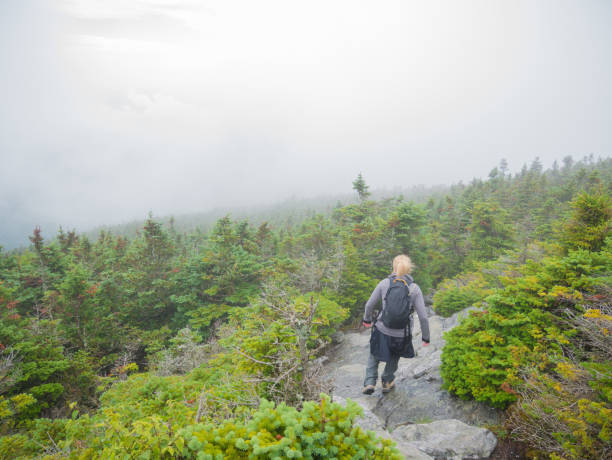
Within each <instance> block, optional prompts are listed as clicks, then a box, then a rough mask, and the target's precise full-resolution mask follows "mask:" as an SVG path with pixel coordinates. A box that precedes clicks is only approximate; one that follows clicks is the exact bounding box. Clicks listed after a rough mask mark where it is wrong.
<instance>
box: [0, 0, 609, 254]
mask: <svg viewBox="0 0 612 460" xmlns="http://www.w3.org/2000/svg"><path fill="white" fill-rule="evenodd" d="M611 26H612V2H610V1H607V0H601V1H582V2H577V1H573V0H572V1H564V0H550V1H544V0H541V1H537V2H534V1H514V0H513V1H510V0H508V1H495V0H482V1H463V2H457V1H452V0H449V1H425V0H423V1H419V2H417V1H405V0H401V1H377V2H374V1H369V2H364V1H356V0H353V1H348V0H338V1H325V2H323V1H317V0H311V1H309V2H297V1H289V0H279V1H268V0H259V1H248V0H244V1H235V0H223V1H218V0H211V1H208V0H201V1H200V0H129V1H128V0H74V1H61V0H56V1H51V0H49V1H44V0H40V1H29V0H2V2H0V66H1V67H0V101H1V104H0V165H1V166H0V245H3V246H5V247H11V246H14V245H16V244H24V243H26V242H27V238H26V237H27V234H29V233H30V232H31V229H32V228H33V227H34V225H42V226H43V231H44V230H45V226H47V228H52V227H53V226H54V225H56V224H63V226H64V228H72V227H77V229H80V230H84V229H87V228H89V227H92V226H95V225H99V224H112V223H119V222H124V221H128V220H132V219H136V218H143V217H144V216H145V215H146V213H147V212H148V211H149V210H153V211H154V213H155V214H157V215H165V214H175V215H176V214H181V213H188V212H197V211H205V210H208V209H211V208H218V207H228V208H230V207H232V206H245V205H247V206H248V205H254V204H263V203H271V202H275V201H279V200H284V199H286V198H288V197H290V196H296V197H313V196H318V195H330V194H339V193H346V192H350V190H351V181H352V180H353V179H354V178H355V177H356V176H357V174H358V173H359V172H361V173H363V175H364V177H365V179H366V181H367V182H368V184H369V185H370V186H371V188H373V189H377V188H394V187H401V186H406V187H410V186H411V185H413V184H425V185H433V184H450V183H456V182H458V181H460V180H462V181H469V180H471V179H472V178H473V177H486V176H487V174H488V172H489V171H490V170H491V169H492V168H493V167H494V166H495V165H497V164H498V163H499V161H500V159H502V158H506V159H507V160H508V162H509V165H510V169H511V170H512V171H518V170H519V169H520V167H521V166H522V165H523V164H524V163H528V164H529V163H531V161H533V159H534V158H535V157H539V158H540V160H541V161H542V163H543V164H544V166H545V167H549V166H550V165H551V164H552V162H553V161H554V160H559V161H560V160H561V159H562V158H563V157H564V156H566V155H573V156H575V157H576V158H581V157H582V156H584V155H587V154H591V153H592V154H594V155H595V156H602V157H606V156H609V155H610V152H611V151H612V133H611V130H610V127H611V126H612V85H611V84H610V82H612V52H611V47H610V43H612V27H611ZM47 235H48V232H47Z"/></svg>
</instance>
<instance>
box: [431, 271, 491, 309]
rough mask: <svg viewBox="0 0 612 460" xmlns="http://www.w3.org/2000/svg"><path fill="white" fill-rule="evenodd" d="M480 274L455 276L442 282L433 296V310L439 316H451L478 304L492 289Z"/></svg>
mask: <svg viewBox="0 0 612 460" xmlns="http://www.w3.org/2000/svg"><path fill="white" fill-rule="evenodd" d="M487 284H488V283H487V281H486V280H485V278H484V276H483V275H482V274H480V273H470V274H467V275H463V276H457V277H455V278H454V279H452V280H447V281H445V282H443V283H442V284H441V285H440V287H439V289H438V291H437V292H436V294H435V295H434V298H433V302H434V310H435V311H436V313H438V314H439V315H441V316H451V315H452V314H453V313H456V312H458V311H461V310H463V309H465V308H467V307H470V306H472V305H474V304H476V303H477V302H480V301H481V300H483V299H484V298H485V297H487V296H488V295H489V294H491V293H492V289H491V288H489V287H488V286H487Z"/></svg>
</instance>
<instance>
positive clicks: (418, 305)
mask: <svg viewBox="0 0 612 460" xmlns="http://www.w3.org/2000/svg"><path fill="white" fill-rule="evenodd" d="M404 278H405V279H406V280H407V281H408V277H404ZM389 283H390V280H389V278H385V279H384V280H382V281H381V282H380V283H378V286H376V288H375V289H374V291H373V292H372V295H371V296H370V298H369V299H368V301H367V302H366V306H365V314H364V315H363V320H364V321H372V313H373V311H374V307H376V305H378V303H379V302H382V308H381V310H380V313H379V314H378V320H380V318H381V315H382V311H383V310H384V308H385V294H386V293H387V290H388V289H389ZM409 292H410V297H412V305H414V309H415V310H416V312H417V315H419V322H420V323H421V337H422V339H423V341H424V342H429V319H427V310H426V309H425V299H423V293H422V292H421V288H420V287H419V286H418V284H416V283H412V284H411V285H410V288H409ZM378 320H377V322H376V329H378V330H379V331H380V332H382V333H383V334H385V335H388V336H391V337H404V330H403V329H390V328H388V327H386V326H385V325H384V324H383V322H382V321H378ZM412 324H413V321H410V327H411V328H412Z"/></svg>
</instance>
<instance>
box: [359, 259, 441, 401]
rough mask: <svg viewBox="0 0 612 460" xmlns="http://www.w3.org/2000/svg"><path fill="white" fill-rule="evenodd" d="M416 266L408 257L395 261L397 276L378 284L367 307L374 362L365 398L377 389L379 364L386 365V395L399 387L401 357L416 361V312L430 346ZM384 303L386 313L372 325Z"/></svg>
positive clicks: (425, 342)
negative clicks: (413, 315)
mask: <svg viewBox="0 0 612 460" xmlns="http://www.w3.org/2000/svg"><path fill="white" fill-rule="evenodd" d="M411 271H412V262H411V261H410V257H408V256H407V255H404V254H400V255H399V256H397V257H395V258H394V259H393V273H392V274H391V275H390V276H389V277H388V278H385V279H384V280H382V281H381V282H380V283H378V286H376V288H375V289H374V292H372V295H371V296H370V299H369V300H368V301H367V303H366V306H365V314H364V315H363V325H364V326H365V327H372V326H373V327H372V335H371V336H370V358H369V359H368V366H367V368H366V375H365V380H364V383H363V390H362V392H363V393H364V394H367V395H370V394H372V393H374V390H375V389H376V381H377V380H378V363H379V362H380V361H384V362H385V363H386V365H385V370H384V372H383V374H382V392H383V393H387V392H389V391H391V390H392V389H393V388H394V386H395V371H396V370H397V365H398V362H399V359H400V357H403V358H414V349H413V347H412V323H411V321H410V317H411V313H412V311H413V310H416V312H417V314H418V315H419V321H420V323H421V338H422V340H423V346H427V345H429V320H428V319H427V311H426V310H425V300H424V299H423V293H422V292H421V288H420V287H419V286H418V285H417V284H416V283H415V282H414V280H413V279H412V277H411V276H410V272H411ZM379 302H382V309H381V311H380V313H379V314H378V317H377V318H376V320H375V321H374V325H372V313H373V311H374V307H375V306H376V305H378V303H379Z"/></svg>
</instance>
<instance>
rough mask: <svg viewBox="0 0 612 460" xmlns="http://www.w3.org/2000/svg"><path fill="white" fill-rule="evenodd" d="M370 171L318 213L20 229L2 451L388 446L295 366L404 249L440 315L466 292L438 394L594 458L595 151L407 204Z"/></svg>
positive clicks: (604, 437) (3, 263)
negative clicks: (382, 192) (92, 229)
mask: <svg viewBox="0 0 612 460" xmlns="http://www.w3.org/2000/svg"><path fill="white" fill-rule="evenodd" d="M366 179H367V174H366V175H363V176H362V175H361V174H360V175H359V177H358V178H357V179H356V180H355V182H353V187H354V190H355V191H356V193H357V195H358V197H357V199H354V200H353V201H352V202H351V203H350V204H347V205H342V204H341V203H337V204H335V205H333V206H329V207H328V208H327V211H325V210H322V211H323V212H321V213H311V212H308V211H306V210H303V211H302V212H300V213H297V214H295V213H292V212H291V210H286V211H285V210H282V212H278V213H274V219H273V220H271V221H266V220H264V219H262V218H261V217H256V216H254V217H253V218H249V219H246V218H245V219H232V218H231V217H230V216H229V215H226V216H222V217H220V218H218V219H217V220H216V222H215V223H214V225H212V226H211V228H210V230H209V231H204V230H202V229H196V230H193V231H187V230H186V229H185V227H188V226H189V225H191V224H189V223H185V224H180V223H178V222H177V221H174V220H170V221H168V222H167V223H162V222H160V221H158V220H156V219H154V218H153V217H152V216H149V218H148V219H147V220H146V222H145V223H144V225H143V226H141V228H140V229H139V230H138V231H137V232H134V233H133V234H130V233H129V231H126V232H125V234H121V233H123V232H113V231H110V230H108V229H104V230H101V231H100V232H99V233H98V235H97V236H96V237H95V238H93V237H91V236H87V235H84V234H77V233H76V232H74V231H64V230H60V231H59V233H58V234H57V235H53V236H46V235H44V234H43V233H42V232H41V229H40V228H36V229H34V230H33V233H32V235H31V236H30V237H29V238H30V241H31V246H30V247H29V248H28V249H22V250H15V251H9V252H6V251H0V308H1V312H0V435H1V436H2V437H1V438H0V457H2V458H12V457H22V458H29V457H37V456H39V457H44V456H45V455H48V456H50V457H49V458H61V457H70V458H108V457H109V456H111V455H118V456H123V455H128V456H136V457H137V456H139V455H143V456H144V457H142V458H160V457H164V458H173V457H180V458H196V455H198V453H202V452H204V453H205V454H206V455H208V454H210V455H214V454H219V455H227V456H229V457H230V458H241V456H242V455H244V456H246V455H248V453H249V452H251V453H254V455H261V458H268V457H266V455H269V456H273V455H285V456H289V452H291V455H296V456H297V453H298V452H301V453H304V455H305V456H308V455H310V456H311V458H326V457H333V456H337V457H339V458H345V457H347V456H348V457H351V456H353V457H356V458H359V457H360V456H361V455H363V453H364V452H368V451H369V452H373V453H374V454H373V455H375V456H377V457H376V458H394V457H393V456H396V455H398V454H397V453H396V451H395V450H394V448H393V446H392V445H391V444H390V443H389V442H388V441H384V440H380V439H377V438H375V437H373V436H369V435H366V434H365V433H361V432H358V431H355V430H351V427H352V420H353V419H354V418H355V416H356V414H357V412H358V411H357V409H356V408H355V407H353V406H351V407H347V408H346V409H345V408H342V407H341V406H339V405H334V404H332V403H330V402H329V401H328V399H326V398H325V397H322V398H321V397H319V394H320V393H321V392H325V391H328V390H329V389H328V388H326V387H325V383H324V382H323V381H322V380H321V379H320V378H319V377H320V376H317V375H316V367H315V366H313V365H312V363H313V362H314V361H315V358H316V357H317V356H318V355H319V354H320V353H321V352H322V350H324V348H325V346H326V344H328V343H329V340H330V336H331V335H332V334H333V333H334V331H336V330H337V329H338V328H340V327H342V326H343V325H349V324H351V322H352V321H354V320H356V319H357V318H359V317H360V315H362V312H363V305H364V302H365V300H367V298H368V297H369V295H370V293H371V291H372V289H373V287H374V286H376V284H377V282H378V281H379V280H380V279H381V278H382V277H384V276H386V275H388V273H389V271H390V262H391V260H392V258H393V256H395V255H396V254H399V253H405V254H408V255H409V256H410V257H411V258H412V260H413V262H414V264H415V266H416V268H415V271H414V277H415V279H416V280H417V282H418V283H419V285H420V286H421V287H422V289H423V291H424V292H425V293H426V294H427V296H428V298H430V299H431V298H432V297H433V302H434V308H435V309H436V311H437V312H438V313H440V314H444V315H449V314H452V313H454V312H456V311H459V310H461V309H463V308H465V307H468V306H470V305H479V306H480V307H481V309H480V311H478V312H475V313H473V314H471V315H470V316H469V318H467V319H466V321H464V322H463V323H462V324H461V325H460V326H459V327H457V328H456V329H455V330H453V331H452V332H451V333H450V334H448V337H447V341H448V343H447V346H446V348H445V350H444V353H443V355H442V361H443V368H442V370H443V377H444V380H445V385H446V386H447V388H448V389H449V391H451V392H453V393H455V394H457V395H459V396H460V397H464V398H474V399H476V400H479V401H484V402H486V403H487V404H490V405H492V406H494V407H498V408H501V409H507V413H508V425H507V427H506V428H507V429H508V430H509V431H511V432H512V433H513V436H516V437H517V439H520V440H522V441H524V442H527V443H529V445H530V446H531V448H532V449H534V452H547V453H550V454H551V455H557V457H555V458H589V457H590V458H595V457H591V456H592V455H609V454H610V452H611V450H610V429H611V428H610V419H611V414H612V413H611V409H610V401H611V395H612V386H611V382H612V375H611V362H610V359H611V356H610V349H611V348H610V334H609V332H608V331H609V329H608V327H609V324H610V321H612V316H610V315H612V311H610V294H611V292H610V285H611V284H610V280H611V278H610V277H611V268H612V267H611V263H612V262H611V261H612V257H611V255H612V253H611V251H612V240H611V239H610V236H609V231H610V218H611V213H612V207H611V201H610V194H611V193H612V160H610V159H609V158H606V159H599V160H594V159H593V158H592V157H590V158H585V159H584V160H582V161H578V162H574V161H573V160H572V159H571V157H567V158H566V159H564V160H563V162H562V164H561V165H559V164H557V163H555V165H554V166H553V167H552V168H551V169H548V170H543V168H542V165H541V163H540V162H539V161H538V160H537V159H536V160H535V161H533V163H532V164H531V165H529V166H525V167H524V168H523V169H522V170H521V171H520V172H519V173H517V174H514V175H512V174H509V173H508V170H507V164H506V162H504V161H502V162H501V163H500V165H499V166H498V167H495V168H494V169H493V170H492V171H491V172H490V174H489V177H488V178H487V179H486V180H474V181H472V182H471V183H470V184H460V185H455V186H452V187H449V188H448V189H447V190H445V191H441V190H437V191H436V192H435V193H432V194H431V195H430V196H429V197H427V199H423V200H419V202H415V201H413V200H408V199H406V198H405V197H403V196H393V197H389V198H379V199H372V196H370V192H369V190H368V186H367V183H366ZM348 187H350V184H349V185H348V186H347V188H348ZM124 230H125V229H124ZM128 230H129V229H128ZM577 388H578V389H579V390H576V389H577ZM262 398H263V399H262ZM521 404H522V405H521ZM546 405H549V406H551V405H552V407H555V408H556V409H557V416H550V414H548V415H545V414H543V413H542V411H543V409H542V407H544V406H546ZM321 420H328V421H329V423H330V424H331V425H330V428H329V430H331V431H332V432H333V433H336V434H337V436H336V437H335V438H333V440H332V438H325V437H323V438H322V437H320V436H319V434H320V433H319V434H317V433H318V432H317V430H316V429H314V428H312V426H313V423H317V424H320V423H321ZM264 421H267V422H265V423H264ZM281 421H282V423H281ZM332 421H333V423H332ZM323 423H325V422H323ZM547 424H548V425H547ZM332 425H333V426H332ZM270 426H274V427H276V428H275V430H276V431H274V430H272V431H270ZM317 426H318V425H317ZM534 426H540V427H544V429H543V431H542V428H541V429H540V431H537V433H535V432H534V429H533V427H534ZM530 427H532V428H530ZM542 433H548V434H547V435H546V434H542ZM541 436H548V438H546V442H540V441H539V439H540V437H541ZM317 455H318V457H317ZM232 456H233V457H232ZM343 456H344V457H343ZM198 458H200V456H198ZM202 458H204V457H202ZM210 458H212V457H210ZM258 458H259V457H258Z"/></svg>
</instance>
